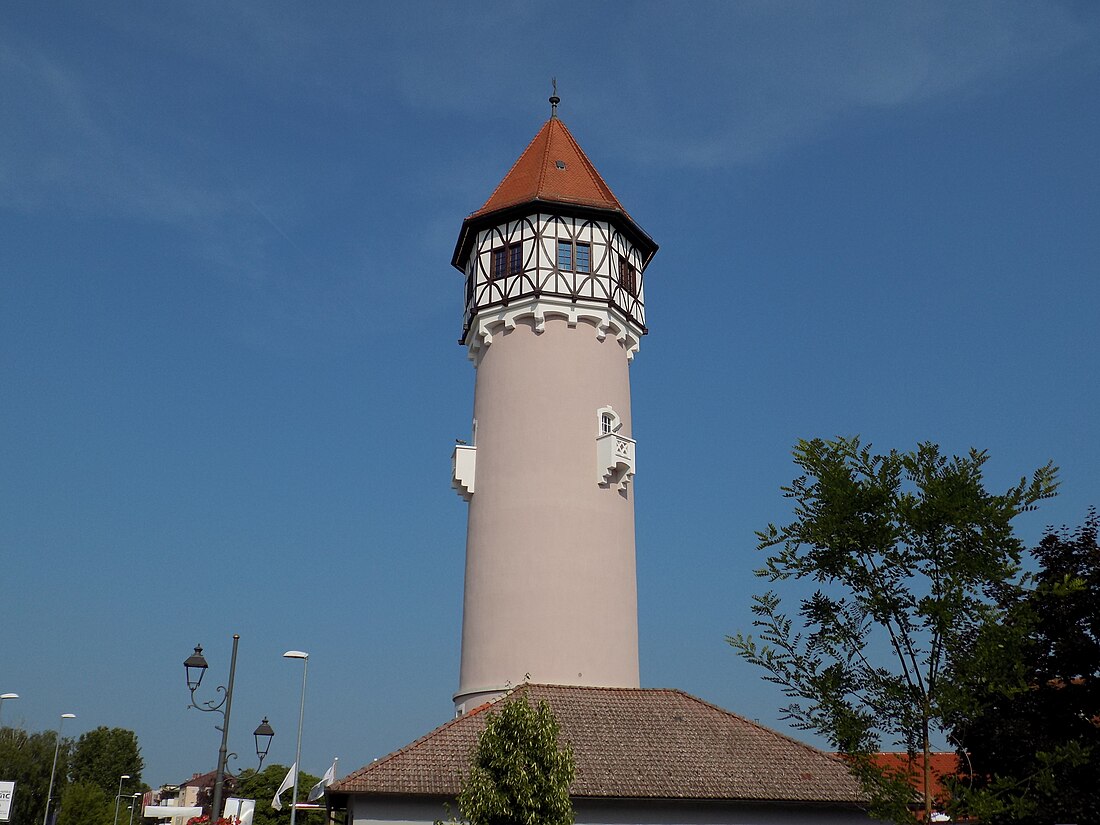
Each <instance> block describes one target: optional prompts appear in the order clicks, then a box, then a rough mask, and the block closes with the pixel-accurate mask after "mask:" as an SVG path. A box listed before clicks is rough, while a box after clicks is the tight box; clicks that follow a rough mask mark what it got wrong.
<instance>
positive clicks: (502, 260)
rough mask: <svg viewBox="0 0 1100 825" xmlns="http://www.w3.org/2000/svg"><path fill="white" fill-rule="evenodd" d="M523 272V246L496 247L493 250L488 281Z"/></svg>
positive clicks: (515, 244)
mask: <svg viewBox="0 0 1100 825" xmlns="http://www.w3.org/2000/svg"><path fill="white" fill-rule="evenodd" d="M522 271H523V244H522V243H513V244H508V245H507V246H498V247H497V248H496V249H494V250H493V265H492V267H491V271H490V273H489V279H490V280H493V281H495V280H496V279H497V278H503V277H505V276H506V275H519V274H520V273H521V272H522Z"/></svg>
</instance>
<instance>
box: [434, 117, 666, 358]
mask: <svg viewBox="0 0 1100 825" xmlns="http://www.w3.org/2000/svg"><path fill="white" fill-rule="evenodd" d="M656 251H657V244H656V243H654V242H653V239H652V238H650V237H649V236H648V235H647V234H646V233H645V232H644V231H643V230H642V229H641V227H639V226H638V225H637V224H636V223H635V222H634V220H633V219H632V218H631V217H630V215H629V214H627V212H626V210H625V209H623V207H622V204H620V203H619V200H618V198H616V197H615V195H614V193H612V191H611V189H610V188H609V187H608V185H607V184H606V183H605V182H604V180H603V178H602V177H600V173H599V172H597V171H596V168H595V167H594V166H593V165H592V162H591V161H590V160H589V159H588V157H587V156H586V155H585V154H584V151H583V150H582V149H581V148H580V146H579V145H578V144H577V142H576V140H574V138H573V136H572V135H571V134H570V133H569V130H568V129H566V127H565V124H564V123H562V122H561V121H560V120H558V118H557V117H556V116H553V117H551V118H550V120H548V121H547V122H546V124H545V125H544V126H543V127H542V129H540V130H539V133H538V134H537V135H535V138H534V139H533V140H532V141H531V143H530V144H529V145H528V147H527V148H526V149H525V150H524V152H523V154H522V155H520V157H519V160H517V161H516V162H515V164H514V165H513V166H512V168H511V170H509V172H508V174H507V175H505V177H504V180H502V181H501V182H500V185H499V186H497V188H496V189H495V190H494V191H493V193H492V195H490V197H489V200H488V201H486V202H485V205H484V206H482V207H481V209H479V210H477V211H476V212H474V213H473V214H472V215H470V216H469V217H468V218H466V220H465V221H463V223H462V231H461V233H460V235H459V238H458V243H457V244H456V246H455V252H454V257H453V258H452V261H451V263H452V264H453V265H454V266H455V267H456V268H457V269H459V270H460V271H462V272H463V274H464V275H465V276H466V291H465V299H466V300H465V312H464V314H463V319H462V340H463V342H465V343H466V344H467V345H468V346H469V347H470V348H471V352H473V351H476V349H478V348H480V347H481V346H483V345H485V344H488V343H490V342H491V341H492V334H493V328H494V327H495V326H497V325H499V324H501V323H503V324H505V325H508V326H510V325H512V324H514V321H515V319H516V317H522V316H531V317H533V318H534V319H535V323H536V325H537V326H539V327H541V324H542V323H543V322H544V319H545V317H546V316H547V315H564V316H566V317H568V318H569V320H570V322H571V323H575V322H576V321H577V320H578V319H579V318H587V319H588V320H591V321H593V322H594V323H595V324H596V326H597V328H598V329H599V330H600V334H601V335H603V334H606V333H608V332H610V333H611V334H613V335H615V336H616V337H617V338H619V339H620V340H622V341H624V343H625V344H626V345H627V348H628V352H629V353H630V354H631V355H633V353H634V351H636V350H637V346H638V340H639V338H640V337H641V336H642V335H644V334H645V332H646V323H645V293H644V290H643V283H642V281H643V277H642V276H643V273H644V271H645V268H646V266H647V265H648V264H649V261H650V259H651V258H652V257H653V255H654V253H656Z"/></svg>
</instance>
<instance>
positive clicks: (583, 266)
mask: <svg viewBox="0 0 1100 825" xmlns="http://www.w3.org/2000/svg"><path fill="white" fill-rule="evenodd" d="M558 269H560V270H573V271H574V272H591V271H592V244H588V243H582V242H580V241H577V242H576V243H573V242H572V241H558Z"/></svg>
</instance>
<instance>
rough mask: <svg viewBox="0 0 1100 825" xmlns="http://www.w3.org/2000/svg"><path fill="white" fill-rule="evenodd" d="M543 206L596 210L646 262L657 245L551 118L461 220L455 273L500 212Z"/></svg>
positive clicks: (455, 252)
mask: <svg viewBox="0 0 1100 825" xmlns="http://www.w3.org/2000/svg"><path fill="white" fill-rule="evenodd" d="M543 204H546V205H549V206H550V207H557V210H556V211H562V210H573V211H580V212H584V211H586V210H592V209H595V210H599V211H600V213H601V214H606V215H608V217H609V218H610V219H611V220H612V221H613V222H614V223H616V224H617V225H618V226H619V228H620V229H623V230H624V231H625V232H626V233H627V235H628V236H629V237H630V238H631V239H632V241H633V243H634V244H635V245H636V246H638V248H639V249H640V250H641V251H642V257H643V260H644V262H645V263H646V264H648V263H649V260H650V259H651V258H652V257H653V255H654V254H655V253H656V252H657V244H656V243H654V241H653V239H652V238H650V237H649V235H647V234H646V233H645V232H644V231H643V230H642V228H641V227H640V226H638V224H636V223H635V222H634V219H633V218H631V217H630V215H629V214H628V213H627V211H626V210H625V209H624V208H623V205H622V204H621V203H619V199H618V198H616V197H615V194H614V193H613V192H612V191H611V187H609V186H608V185H607V183H605V182H604V179H603V178H602V177H601V176H600V173H599V172H597V171H596V167H595V166H593V165H592V161H590V160H589V159H588V156H587V155H585V153H584V150H583V149H581V147H580V145H579V144H578V143H577V141H576V140H575V139H574V137H573V135H572V134H570V132H569V130H568V129H567V128H566V126H565V124H564V123H562V122H561V121H560V120H558V118H557V117H552V118H550V120H548V121H546V123H545V124H543V127H542V128H541V129H540V130H539V132H538V134H537V135H535V137H534V138H533V139H532V140H531V142H530V143H529V144H528V145H527V148H526V149H524V150H523V154H521V155H520V156H519V159H518V160H517V161H516V162H515V163H514V164H513V165H512V168H511V169H510V170H509V171H508V174H507V175H505V176H504V179H503V180H502V181H501V182H500V183H499V184H498V185H497V188H496V189H494V190H493V193H492V194H491V195H490V196H489V200H487V201H485V204H484V205H483V206H482V207H481V208H480V209H478V210H477V211H476V212H473V213H471V214H470V215H468V216H467V217H466V219H465V220H464V221H463V222H462V231H461V232H460V233H459V236H458V242H457V243H456V244H455V251H454V255H453V256H452V257H451V264H452V265H453V266H454V267H456V268H457V269H458V270H459V271H462V270H464V268H465V261H466V258H467V256H468V255H469V254H470V249H471V247H472V244H473V236H474V233H475V232H476V231H477V230H479V229H480V228H482V227H484V226H487V225H492V224H493V223H494V222H495V219H496V218H499V217H501V214H500V213H505V214H506V213H508V212H510V211H512V210H522V209H523V207H525V206H528V205H531V206H535V207H536V208H537V207H538V206H539V205H543ZM543 208H547V207H546V206H544V207H543ZM608 213H609V214H608Z"/></svg>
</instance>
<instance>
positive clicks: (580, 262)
mask: <svg viewBox="0 0 1100 825" xmlns="http://www.w3.org/2000/svg"><path fill="white" fill-rule="evenodd" d="M591 271H592V247H591V245H589V244H586V243H579V242H578V243H577V272H591Z"/></svg>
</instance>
